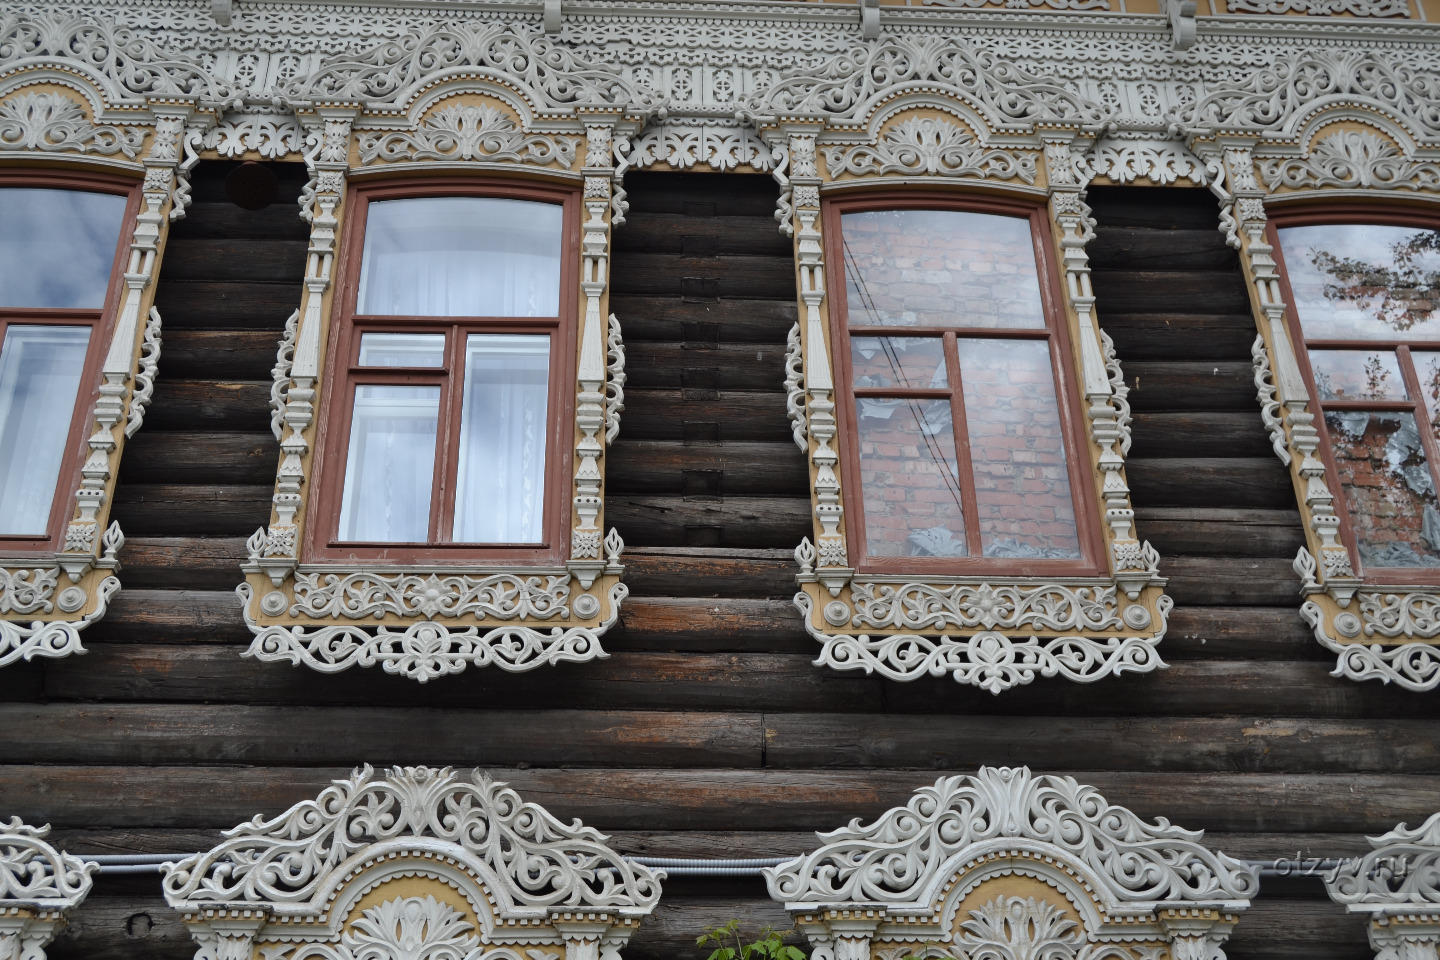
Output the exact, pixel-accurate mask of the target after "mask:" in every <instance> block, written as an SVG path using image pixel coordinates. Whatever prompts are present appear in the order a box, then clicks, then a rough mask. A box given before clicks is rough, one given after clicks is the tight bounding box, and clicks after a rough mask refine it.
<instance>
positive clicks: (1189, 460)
mask: <svg viewBox="0 0 1440 960" xmlns="http://www.w3.org/2000/svg"><path fill="white" fill-rule="evenodd" d="M1125 478H1126V480H1127V481H1128V482H1129V484H1130V498H1131V500H1132V501H1133V502H1134V503H1135V505H1136V506H1137V507H1241V508H1249V509H1265V510H1285V509H1291V508H1294V506H1295V491H1294V487H1293V486H1292V485H1291V483H1290V474H1289V472H1288V471H1286V469H1285V467H1284V465H1282V464H1281V463H1280V461H1279V460H1277V459H1275V458H1274V457H1227V458H1224V459H1221V458H1218V457H1216V458H1201V457H1170V458H1166V459H1163V460H1150V459H1140V458H1138V457H1137V458H1132V459H1130V460H1127V461H1126V463H1125ZM1291 555H1292V556H1293V555H1294V551H1291Z"/></svg>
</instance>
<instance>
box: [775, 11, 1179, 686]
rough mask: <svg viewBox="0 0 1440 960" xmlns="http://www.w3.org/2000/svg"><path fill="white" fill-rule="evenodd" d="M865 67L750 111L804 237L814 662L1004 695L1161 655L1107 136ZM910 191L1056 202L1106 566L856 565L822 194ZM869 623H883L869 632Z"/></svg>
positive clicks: (808, 577) (808, 607)
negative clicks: (1117, 278)
mask: <svg viewBox="0 0 1440 960" xmlns="http://www.w3.org/2000/svg"><path fill="white" fill-rule="evenodd" d="M895 45H902V44H901V42H900V41H893V42H891V43H890V44H887V43H886V42H885V41H883V40H882V41H881V42H880V43H878V44H876V45H874V46H872V47H871V48H870V49H869V51H868V55H869V56H870V58H871V59H872V60H874V61H875V62H876V64H880V63H888V62H891V61H892V59H893V57H895V56H896V55H897V54H896V52H895V51H894V50H891V49H887V48H888V47H890V46H895ZM854 66H855V71H854V73H853V75H854V76H858V77H861V78H864V79H863V82H862V83H847V82H846V80H845V79H844V77H839V76H831V75H829V74H822V75H818V76H817V75H806V74H801V75H798V76H795V77H791V78H787V79H784V80H782V81H780V82H779V83H777V84H776V86H775V87H772V88H771V90H770V91H769V93H768V94H767V95H766V97H764V98H757V99H756V100H755V101H753V102H752V103H750V104H748V105H747V106H748V107H749V108H750V109H751V110H753V112H754V114H755V115H756V117H757V123H758V125H759V127H760V130H761V132H762V135H763V136H765V138H766V139H767V141H768V142H769V143H770V146H771V151H772V153H773V154H775V155H776V156H777V157H778V158H779V160H778V162H777V164H776V167H775V171H774V174H773V175H774V176H775V178H776V179H777V180H778V181H780V183H781V186H782V195H781V199H780V209H779V211H778V212H777V214H776V218H777V219H778V220H779V221H780V223H781V229H782V231H784V232H786V233H787V234H792V235H793V237H794V240H795V249H796V258H797V269H798V288H799V301H800V315H801V318H802V319H801V321H800V323H798V324H797V326H796V329H794V330H792V331H791V335H790V340H789V350H788V353H787V357H786V364H785V385H786V391H787V408H788V409H789V411H790V415H791V418H792V421H793V427H794V435H795V439H796V442H797V444H798V445H799V446H800V448H801V450H802V451H804V452H805V453H806V455H807V458H808V459H809V461H810V465H811V469H810V479H811V499H812V505H813V507H814V535H813V541H812V540H811V539H810V538H806V539H805V540H804V541H803V542H802V543H801V544H800V546H799V547H798V548H797V550H796V552H795V557H796V560H797V562H798V563H799V565H800V573H799V575H798V576H797V578H796V579H797V582H798V584H799V586H800V592H798V593H797V594H796V595H795V604H796V606H797V607H799V609H800V611H801V614H802V615H803V617H804V622H805V628H806V630H807V631H808V632H809V633H810V635H811V636H812V637H814V638H815V639H816V640H818V641H819V642H820V643H821V645H822V646H821V652H820V656H819V658H818V660H817V661H816V662H817V663H818V664H823V665H828V666H831V667H834V668H836V669H842V670H855V669H859V670H864V671H865V672H867V673H870V672H874V673H878V674H880V675H881V676H884V677H887V678H889V679H893V680H912V679H916V678H918V677H921V676H925V675H931V676H945V675H949V676H951V677H953V678H954V679H955V680H956V681H957V682H961V683H968V684H972V685H975V686H978V687H981V688H982V689H986V690H989V691H991V692H992V693H999V692H1000V691H1002V690H1005V689H1009V688H1011V687H1014V686H1017V685H1020V684H1025V683H1029V682H1031V681H1032V680H1034V678H1035V677H1037V676H1045V677H1050V676H1063V677H1065V678H1067V679H1070V680H1075V681H1079V682H1090V681H1094V680H1097V679H1100V678H1102V677H1105V676H1112V675H1115V674H1118V673H1122V672H1132V671H1138V672H1144V671H1149V670H1154V669H1157V668H1158V667H1161V666H1163V665H1164V664H1163V662H1162V661H1161V659H1160V656H1159V653H1158V651H1157V650H1156V646H1157V644H1158V643H1159V642H1160V640H1161V638H1162V637H1163V636H1164V633H1165V628H1166V622H1167V618H1168V615H1169V612H1170V609H1171V607H1172V605H1173V604H1172V602H1171V600H1170V598H1169V597H1167V596H1166V595H1165V594H1164V592H1163V588H1164V584H1165V581H1164V579H1163V578H1161V577H1160V575H1159V569H1158V564H1159V558H1158V556H1157V555H1156V553H1155V551H1154V550H1153V548H1151V547H1150V545H1149V544H1148V543H1142V542H1140V541H1139V540H1138V539H1137V538H1136V536H1135V532H1134V526H1133V520H1134V510H1133V509H1132V508H1131V506H1130V500H1129V488H1128V487H1127V486H1126V483H1125V476H1124V457H1125V453H1126V451H1128V449H1129V446H1130V430H1129V419H1130V418H1129V405H1128V403H1127V402H1126V399H1125V398H1126V394H1127V392H1128V391H1127V388H1126V387H1125V385H1124V379H1123V377H1122V375H1121V373H1120V367H1119V361H1118V360H1117V359H1116V357H1115V354H1114V351H1113V348H1112V346H1111V344H1110V340H1109V338H1108V337H1106V336H1105V335H1104V334H1103V333H1102V332H1101V331H1100V329H1099V327H1098V326H1097V324H1096V319H1095V314H1094V302H1095V298H1094V295H1093V293H1092V292H1091V290H1090V278H1089V265H1088V259H1087V257H1086V255H1085V244H1086V242H1087V241H1088V240H1089V239H1090V238H1091V237H1092V236H1093V235H1094V221H1093V219H1091V218H1090V216H1089V208H1088V207H1087V206H1086V205H1085V203H1084V199H1083V196H1084V189H1085V186H1086V184H1087V182H1088V179H1089V177H1090V176H1093V175H1094V171H1093V169H1092V167H1093V163H1092V164H1091V165H1090V166H1087V164H1086V161H1085V150H1086V148H1088V147H1089V146H1090V145H1091V143H1092V142H1093V137H1094V131H1093V130H1092V129H1090V128H1088V127H1085V126H1083V125H1081V124H1078V123H1074V122H1072V123H1071V124H1070V126H1071V129H1070V130H1069V131H1060V130H1055V129H1047V130H1045V131H1044V135H1043V136H1042V135H1041V133H1040V131H1038V130H1037V129H1036V127H1035V126H1034V125H1033V124H1030V125H1028V126H1022V125H1019V124H1015V123H1013V122H1012V123H1008V124H1007V123H1006V122H1005V119H1004V118H1003V117H996V116H995V110H994V109H993V107H992V106H991V105H988V104H987V103H986V102H985V101H984V100H983V99H981V98H980V96H979V95H978V94H977V92H976V91H974V90H971V89H958V88H956V87H954V86H953V85H950V86H941V84H939V83H937V82H936V81H935V79H933V78H927V79H928V80H929V82H928V83H917V82H915V81H916V79H917V78H915V77H906V76H900V77H896V78H894V80H893V85H892V86H888V87H887V86H885V85H881V84H876V83H874V82H873V81H871V80H870V79H869V78H870V71H869V70H868V68H867V66H866V65H865V64H857V65H854ZM875 72H876V73H880V72H881V71H880V70H879V68H878V66H877V69H876V71H875ZM842 95H843V96H844V97H845V98H846V99H841V97H842ZM1065 103H1066V107H1065V109H1066V110H1067V111H1071V112H1076V113H1080V114H1083V113H1084V112H1085V109H1086V108H1085V107H1084V105H1083V104H1079V103H1078V102H1077V103H1070V101H1065ZM1007 126H1008V127H1009V129H1008V130H1006V132H1005V133H995V132H993V131H994V130H995V128H996V127H1000V128H1001V129H1004V128H1005V127H1007ZM1077 127H1078V129H1076V128H1077ZM896 186H899V187H902V188H921V189H925V190H930V191H933V190H936V189H940V190H956V189H961V190H965V191H969V192H971V193H981V194H983V193H990V194H992V195H1002V196H1004V195H1008V196H1010V197H1017V196H1018V197H1021V198H1030V199H1031V200H1032V202H1034V201H1041V200H1045V199H1048V201H1049V205H1048V208H1049V212H1050V223H1051V229H1052V233H1053V235H1054V238H1055V241H1056V244H1057V249H1056V250H1055V255H1056V259H1057V261H1058V263H1059V268H1060V270H1061V271H1062V272H1063V277H1062V278H1061V286H1062V287H1063V288H1064V294H1063V300H1064V309H1065V320H1066V322H1067V323H1068V328H1069V329H1068V331H1066V333H1067V335H1068V339H1069V341H1070V347H1071V355H1072V357H1073V359H1074V362H1075V369H1074V370H1073V372H1072V378H1073V380H1074V381H1075V382H1076V383H1078V384H1079V387H1080V389H1081V391H1082V398H1081V399H1082V406H1083V407H1084V409H1085V415H1086V417H1087V419H1088V431H1087V430H1085V429H1084V428H1083V427H1082V429H1081V431H1080V432H1081V433H1082V434H1088V442H1085V441H1084V440H1082V441H1081V443H1080V444H1079V445H1078V448H1077V449H1075V450H1073V451H1070V456H1077V457H1085V458H1086V461H1087V463H1088V466H1089V467H1090V469H1091V470H1092V475H1093V479H1094V484H1093V486H1094V489H1095V492H1096V497H1097V503H1096V506H1095V507H1094V508H1093V509H1095V511H1096V515H1097V516H1098V518H1099V521H1100V526H1101V528H1102V530H1103V533H1104V541H1105V551H1104V556H1103V557H1102V558H1099V559H1101V560H1102V562H1103V564H1104V566H1105V568H1106V573H1105V575H1103V576H1094V577H1053V578H1052V577H1027V576H1012V577H1003V576H993V575H987V576H983V577H982V576H971V577H966V576H954V577H944V576H936V575H934V574H933V573H930V572H925V573H916V574H915V575H913V576H896V575H883V576H882V575H865V574H857V572H856V571H855V569H853V568H852V567H850V566H849V551H848V549H847V545H846V539H845V517H844V509H843V498H842V496H841V490H840V484H841V480H840V475H839V474H840V472H839V471H837V469H836V468H837V465H838V463H839V457H840V453H839V451H838V450H837V449H836V447H835V446H832V444H833V442H834V441H835V437H836V431H837V426H838V425H837V422H836V417H835V381H834V372H833V371H834V358H833V356H832V353H831V347H830V344H829V335H830V318H829V315H828V302H827V298H826V294H825V282H826V271H825V263H824V244H823V238H822V236H821V231H822V225H821V218H820V208H821V199H822V197H825V196H830V195H835V194H839V193H842V192H845V191H851V190H860V189H865V188H868V187H896ZM1077 439H1080V438H1077ZM1081 505H1082V506H1085V505H1084V504H1083V502H1082V504H1081ZM867 628H868V629H869V630H872V631H874V632H873V633H860V632H859V631H861V630H865V629H867ZM841 631H844V632H841Z"/></svg>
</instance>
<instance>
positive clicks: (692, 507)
mask: <svg viewBox="0 0 1440 960" xmlns="http://www.w3.org/2000/svg"><path fill="white" fill-rule="evenodd" d="M605 516H606V522H607V523H610V524H613V525H614V527H615V529H617V530H619V531H620V535H621V536H622V537H624V538H625V542H626V543H628V544H631V545H633V546H636V547H684V546H687V545H689V546H694V547H704V548H709V547H712V546H718V547H726V548H737V549H743V548H752V547H753V548H777V549H785V548H787V547H788V548H789V550H794V546H792V545H793V544H798V543H799V542H800V539H801V538H802V537H808V536H810V535H811V533H812V532H813V530H812V529H811V527H812V521H811V515H810V500H809V498H808V497H731V498H729V499H725V500H721V499H715V498H705V499H701V498H685V497H650V496H626V495H621V494H611V495H610V496H609V497H607V498H606V501H605ZM792 562H793V561H792ZM626 563H627V564H628V563H629V559H628V555H627V559H626ZM717 575H720V576H724V577H725V578H726V579H729V578H730V577H731V576H739V577H741V578H742V579H743V577H744V576H745V575H744V574H742V573H739V572H738V571H732V572H729V573H723V574H721V573H719V572H718V571H717ZM667 589H668V588H667ZM704 589H705V590H706V591H707V592H708V591H709V590H710V589H713V588H709V587H706V588H704ZM735 589H740V590H743V589H745V588H744V587H743V586H737V587H735ZM792 592H793V591H792Z"/></svg>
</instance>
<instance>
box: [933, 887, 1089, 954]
mask: <svg viewBox="0 0 1440 960" xmlns="http://www.w3.org/2000/svg"><path fill="white" fill-rule="evenodd" d="M955 945H956V947H957V948H958V949H957V953H959V954H960V955H961V956H963V957H965V958H966V960H971V958H974V960H988V958H990V957H994V958H995V960H1076V958H1077V957H1078V956H1079V951H1080V950H1081V949H1082V948H1083V947H1084V945H1085V934H1084V933H1083V932H1081V931H1080V930H1077V929H1076V923H1075V921H1074V920H1071V919H1070V918H1069V917H1067V916H1065V912H1064V911H1063V910H1061V909H1060V908H1059V907H1057V906H1056V905H1055V904H1053V903H1051V902H1050V901H1048V900H1036V899H1035V898H1034V897H1026V898H1023V899H1022V898H1020V897H996V898H995V899H994V900H991V901H990V902H989V903H986V904H984V905H982V906H981V907H980V909H979V910H971V911H970V919H968V920H966V921H965V922H964V923H962V924H960V931H959V936H958V937H957V938H956V944H955Z"/></svg>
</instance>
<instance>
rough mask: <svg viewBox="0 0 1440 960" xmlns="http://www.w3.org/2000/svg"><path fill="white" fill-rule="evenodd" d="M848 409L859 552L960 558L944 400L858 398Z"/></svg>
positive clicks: (950, 430) (961, 539) (961, 523)
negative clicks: (852, 411) (859, 500)
mask: <svg viewBox="0 0 1440 960" xmlns="http://www.w3.org/2000/svg"><path fill="white" fill-rule="evenodd" d="M855 407H856V413H857V416H856V418H855V419H856V428H857V433H858V437H859V446H860V486H861V490H862V491H863V493H864V497H865V548H866V552H867V553H868V554H869V555H870V556H872V557H963V556H965V554H966V547H965V519H964V512H963V509H962V508H961V505H960V503H961V501H960V482H959V479H958V476H959V468H958V467H957V466H956V460H955V432H954V430H955V428H954V424H953V423H952V421H951V416H950V401H948V400H878V399H873V398H868V397H860V398H859V399H857V400H856V401H855Z"/></svg>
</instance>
